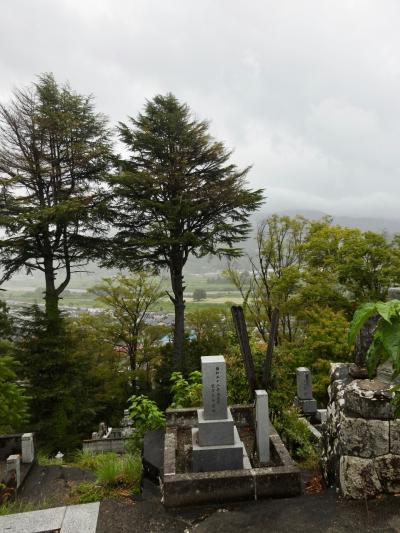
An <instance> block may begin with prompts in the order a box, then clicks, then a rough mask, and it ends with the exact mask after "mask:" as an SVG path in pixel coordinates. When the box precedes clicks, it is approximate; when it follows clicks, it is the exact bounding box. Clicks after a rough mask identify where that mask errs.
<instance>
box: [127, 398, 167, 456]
mask: <svg viewBox="0 0 400 533" xmlns="http://www.w3.org/2000/svg"><path fill="white" fill-rule="evenodd" d="M129 402H130V405H129V407H128V410H129V415H130V417H131V418H132V421H133V427H134V433H133V434H132V435H131V437H130V438H129V439H128V442H127V443H126V445H125V448H126V450H127V451H128V452H130V453H134V452H135V450H137V449H138V448H140V446H141V442H142V439H143V437H144V434H145V433H146V432H147V431H151V430H153V429H157V428H161V427H164V426H165V415H164V413H163V412H162V411H161V410H160V409H159V408H158V406H157V404H156V402H154V401H153V400H150V399H149V398H148V397H147V396H144V395H143V394H140V395H138V396H136V395H134V396H131V397H130V398H129Z"/></svg>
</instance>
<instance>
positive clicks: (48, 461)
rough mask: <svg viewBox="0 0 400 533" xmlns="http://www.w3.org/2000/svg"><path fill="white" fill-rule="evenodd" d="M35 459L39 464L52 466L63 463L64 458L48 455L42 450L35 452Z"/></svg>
mask: <svg viewBox="0 0 400 533" xmlns="http://www.w3.org/2000/svg"><path fill="white" fill-rule="evenodd" d="M36 460H37V463H38V465H39V466H52V465H63V464H64V458H62V459H56V458H55V457H49V456H48V455H46V454H45V453H43V452H42V451H40V450H39V451H38V453H37V454H36Z"/></svg>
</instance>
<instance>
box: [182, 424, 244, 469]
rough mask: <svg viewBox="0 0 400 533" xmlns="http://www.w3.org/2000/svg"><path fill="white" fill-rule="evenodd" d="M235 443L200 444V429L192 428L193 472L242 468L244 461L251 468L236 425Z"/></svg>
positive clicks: (234, 429)
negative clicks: (219, 444) (218, 444)
mask: <svg viewBox="0 0 400 533" xmlns="http://www.w3.org/2000/svg"><path fill="white" fill-rule="evenodd" d="M233 431H234V443H233V444H224V445H222V446H215V445H214V446H200V445H199V442H198V437H199V430H198V428H192V447H193V452H192V454H193V455H192V456H193V472H209V471H214V472H215V471H217V470H241V469H243V465H244V463H245V464H246V468H247V467H248V468H251V467H250V463H249V459H248V457H247V453H246V449H245V447H244V445H243V442H242V441H241V440H240V437H239V433H238V430H237V429H236V428H235V427H234V428H233Z"/></svg>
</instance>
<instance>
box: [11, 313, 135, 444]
mask: <svg viewBox="0 0 400 533" xmlns="http://www.w3.org/2000/svg"><path fill="white" fill-rule="evenodd" d="M27 313H28V316H27V318H26V319H25V320H24V321H23V323H22V325H21V336H20V339H19V340H18V343H17V351H16V353H17V356H18V359H19V361H20V362H21V376H22V377H23V378H24V379H25V382H26V391H27V394H28V395H29V396H30V398H31V401H30V408H31V413H32V429H34V430H35V431H38V439H39V444H40V445H41V446H42V448H43V450H44V451H45V452H46V453H49V454H54V453H55V452H57V451H58V450H61V451H62V452H63V453H66V452H67V451H69V450H73V449H75V448H77V447H78V446H79V444H80V443H81V442H82V439H83V438H85V437H87V435H90V433H91V432H92V431H93V427H94V426H95V425H96V424H98V423H99V422H100V421H101V420H104V419H106V420H107V421H109V422H111V423H112V424H117V423H118V422H119V420H120V418H121V413H122V411H123V409H124V406H125V404H126V400H127V398H128V397H129V374H128V373H127V372H126V369H125V368H124V366H123V361H122V360H121V355H120V354H119V353H118V352H116V351H115V350H114V348H113V346H112V345H111V344H107V343H105V342H99V339H101V336H100V335H99V332H98V331H96V330H95V329H93V328H91V327H90V323H88V322H86V320H84V317H79V318H76V319H75V318H73V319H65V318H64V317H62V316H61V317H60V318H59V320H58V321H57V322H54V321H52V322H51V324H49V321H48V319H47V317H46V315H45V314H44V313H43V312H42V311H41V310H40V309H38V308H33V309H30V310H29V311H28V312H27Z"/></svg>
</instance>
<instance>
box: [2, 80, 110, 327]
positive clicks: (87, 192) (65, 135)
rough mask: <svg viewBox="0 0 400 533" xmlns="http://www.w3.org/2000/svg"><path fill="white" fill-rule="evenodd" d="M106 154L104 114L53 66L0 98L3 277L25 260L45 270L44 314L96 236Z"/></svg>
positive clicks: (30, 267) (54, 309)
mask: <svg viewBox="0 0 400 533" xmlns="http://www.w3.org/2000/svg"><path fill="white" fill-rule="evenodd" d="M110 160H111V143H110V135H109V131H108V129H107V122H106V119H105V117H104V116H103V115H100V114H98V113H96V112H95V110H94V107H93V102H92V99H91V97H87V96H82V95H80V94H77V93H75V92H74V91H72V89H71V88H70V87H69V85H63V86H59V85H58V84H57V82H56V81H55V79H54V77H53V76H52V75H51V74H45V75H42V76H40V77H39V81H38V82H37V83H35V84H34V85H33V86H32V87H31V88H29V89H26V90H19V91H16V92H15V93H14V98H13V100H12V102H11V103H10V104H9V105H2V104H0V187H1V190H0V226H1V227H3V228H4V229H5V232H6V236H5V237H4V238H2V239H1V240H0V268H1V270H2V277H1V279H0V283H3V282H5V281H7V280H8V279H9V278H10V277H11V276H12V275H13V274H14V273H15V272H18V271H19V270H21V269H24V268H25V269H26V270H27V272H28V273H29V272H31V271H34V270H36V271H40V272H43V275H44V279H45V302H46V313H47V317H48V318H49V319H51V318H52V317H53V318H55V319H57V315H58V301H59V298H60V295H61V293H62V292H63V290H64V289H65V288H66V287H67V285H68V283H69V281H70V279H71V274H72V273H73V271H74V269H76V268H80V267H81V266H82V265H83V264H85V263H86V262H87V260H88V259H89V258H90V257H92V255H93V254H94V250H95V249H96V248H97V247H98V245H99V244H100V243H101V236H102V232H103V231H104V227H103V224H102V216H103V211H102V208H103V201H102V194H101V189H102V187H101V184H102V182H103V181H104V179H105V176H106V174H107V171H108V169H109V164H110Z"/></svg>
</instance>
